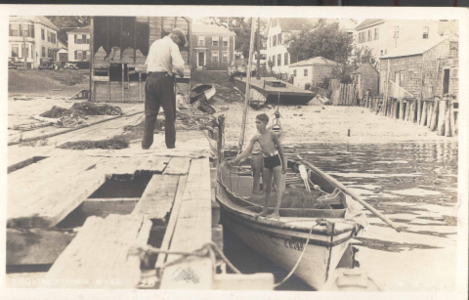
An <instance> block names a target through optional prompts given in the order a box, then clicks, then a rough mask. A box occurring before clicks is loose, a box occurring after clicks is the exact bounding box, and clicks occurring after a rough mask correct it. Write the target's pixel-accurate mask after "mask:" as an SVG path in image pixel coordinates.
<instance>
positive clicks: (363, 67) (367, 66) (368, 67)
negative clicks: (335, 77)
mask: <svg viewBox="0 0 469 300" xmlns="http://www.w3.org/2000/svg"><path fill="white" fill-rule="evenodd" d="M366 70H373V71H374V72H376V73H377V74H379V72H378V70H376V69H375V68H374V67H373V66H372V65H371V64H363V65H361V66H359V67H358V68H357V69H356V70H355V71H354V72H353V73H363V72H365V71H366Z"/></svg>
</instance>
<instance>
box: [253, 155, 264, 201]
mask: <svg viewBox="0 0 469 300" xmlns="http://www.w3.org/2000/svg"><path fill="white" fill-rule="evenodd" d="M262 160H263V157H262V156H261V155H253V156H252V165H251V167H252V172H253V174H252V175H253V177H254V181H253V183H252V193H253V194H260V192H261V191H260V188H259V187H260V185H259V182H260V179H261V170H262Z"/></svg>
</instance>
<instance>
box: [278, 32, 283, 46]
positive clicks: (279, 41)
mask: <svg viewBox="0 0 469 300" xmlns="http://www.w3.org/2000/svg"><path fill="white" fill-rule="evenodd" d="M277 40H278V44H279V45H281V44H282V33H279V34H278V38H277Z"/></svg>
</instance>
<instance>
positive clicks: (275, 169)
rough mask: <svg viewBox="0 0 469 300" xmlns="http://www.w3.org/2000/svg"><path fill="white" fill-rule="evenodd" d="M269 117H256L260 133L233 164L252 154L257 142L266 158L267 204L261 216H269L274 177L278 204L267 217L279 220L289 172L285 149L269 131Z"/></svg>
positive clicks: (261, 115)
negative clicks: (285, 177)
mask: <svg viewBox="0 0 469 300" xmlns="http://www.w3.org/2000/svg"><path fill="white" fill-rule="evenodd" d="M268 123H269V117H268V116H267V115H266V114H260V115H257V116H256V128H257V130H258V133H257V134H256V135H254V136H253V137H252V139H251V141H250V142H249V145H248V146H247V147H246V149H245V150H244V151H243V152H242V153H241V154H240V155H238V156H237V157H236V158H235V159H234V160H233V161H232V162H231V163H232V164H236V165H237V164H239V162H240V161H241V160H242V159H243V158H245V157H246V156H248V155H249V154H251V152H252V148H253V147H254V144H255V143H256V142H258V143H259V145H260V146H261V148H262V155H263V156H264V169H263V171H262V177H263V181H264V189H265V204H264V209H263V210H262V212H261V213H260V214H259V216H263V217H265V216H267V213H268V211H269V204H270V194H271V192H272V177H273V180H274V183H275V191H276V193H277V202H276V203H275V209H274V212H273V213H272V214H271V215H268V216H267V217H271V218H276V219H279V217H280V216H279V208H280V203H281V201H282V196H283V192H284V191H285V181H284V174H285V173H286V172H287V161H286V159H285V155H284V153H283V148H282V146H281V144H280V140H279V139H278V136H277V134H275V133H274V132H272V131H270V130H269V129H267V124H268Z"/></svg>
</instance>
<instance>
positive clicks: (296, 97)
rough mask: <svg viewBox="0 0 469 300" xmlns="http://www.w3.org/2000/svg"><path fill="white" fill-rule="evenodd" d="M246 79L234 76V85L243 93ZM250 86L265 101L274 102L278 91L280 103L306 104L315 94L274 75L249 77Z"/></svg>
mask: <svg viewBox="0 0 469 300" xmlns="http://www.w3.org/2000/svg"><path fill="white" fill-rule="evenodd" d="M246 80H247V78H246V77H243V78H234V81H235V84H236V87H237V88H239V89H240V90H241V91H242V92H243V93H244V92H246ZM251 87H252V88H254V89H255V90H257V91H258V92H259V93H261V94H262V95H264V97H265V98H266V101H267V103H276V102H277V99H278V98H277V97H278V94H279V93H280V96H281V98H282V101H281V102H282V104H307V103H308V102H309V101H311V99H313V98H314V97H315V96H316V93H314V92H311V91H308V90H304V89H301V88H299V87H297V86H294V85H292V84H289V83H286V82H284V81H280V80H278V79H276V78H274V77H263V78H261V79H256V78H251Z"/></svg>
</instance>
